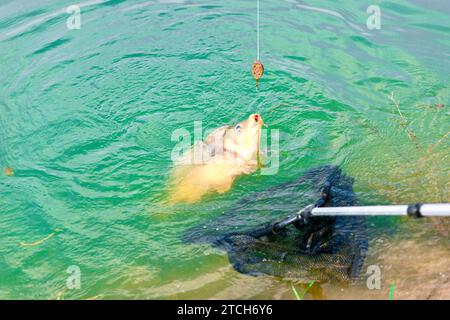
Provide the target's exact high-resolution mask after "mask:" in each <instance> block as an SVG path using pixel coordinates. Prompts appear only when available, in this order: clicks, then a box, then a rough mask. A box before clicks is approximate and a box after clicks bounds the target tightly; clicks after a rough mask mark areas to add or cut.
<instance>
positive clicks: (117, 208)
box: [0, 0, 450, 299]
mask: <svg viewBox="0 0 450 320" xmlns="http://www.w3.org/2000/svg"><path fill="white" fill-rule="evenodd" d="M72 4H73V3H71V2H70V1H56V0H46V1H38V2H32V1H25V0H19V1H16V0H14V1H12V0H2V1H1V2H0V168H1V172H0V299H7V298H11V299H28V298H31V299H87V298H96V299H115V298H124V299H169V298H171V299H177V298H185V299H196V298H205V299H216V298H223V299H256V298H268V299H295V295H294V293H293V291H292V285H294V287H297V289H298V291H300V292H301V286H302V285H304V284H302V283H300V282H299V280H296V279H283V278H275V277H270V276H261V277H252V276H248V275H244V274H240V273H238V272H236V271H235V270H234V269H233V268H232V267H231V266H230V263H229V261H228V257H227V255H226V253H225V252H223V251H221V250H218V249H216V248H213V247H212V246H210V245H208V244H188V243H184V242H183V241H182V235H183V232H185V231H186V230H187V229H188V228H190V227H192V226H195V225H198V224H200V223H203V222H204V221H207V220H208V219H214V218H215V217H218V216H220V215H221V214H222V213H223V212H225V211H226V210H227V209H229V208H230V207H231V206H232V205H233V204H234V203H235V202H236V201H238V200H239V199H240V198H242V197H243V196H245V195H247V194H249V193H251V192H253V191H258V190H264V189H266V188H268V187H270V186H274V185H276V184H280V183H283V182H287V181H290V180H292V179H293V178H295V177H297V176H300V175H301V174H302V173H303V172H305V170H307V169H309V168H314V167H317V166H320V165H327V164H333V165H338V166H340V167H341V168H342V170H343V171H344V172H345V174H347V175H349V176H351V177H353V178H354V179H355V183H354V190H355V192H356V194H357V197H358V201H359V203H361V204H400V203H401V204H404V203H413V202H419V201H422V202H449V201H450V182H449V176H450V159H449V154H450V143H449V141H450V140H449V134H448V132H449V130H450V121H449V120H450V113H449V108H450V83H449V74H450V63H449V62H450V61H449V60H450V59H449V58H450V56H449V53H450V38H449V35H450V23H449V21H450V4H449V3H448V2H447V1H425V0H412V1H370V2H367V3H365V2H361V1H339V2H336V1H320V0H315V1H310V0H306V1H300V0H289V1H275V0H261V13H260V26H261V29H260V55H261V56H260V59H261V61H262V62H263V63H264V66H265V74H264V76H263V78H262V79H261V81H260V86H259V89H258V90H257V89H256V88H255V82H254V79H253V78H252V75H251V73H250V67H251V64H252V63H253V62H254V60H255V55H256V1H234V0H233V1H183V0H177V1H117V0H116V1H113V0H111V1H86V2H82V3H79V5H80V8H81V28H80V29H73V30H72V29H68V28H67V25H66V21H67V19H68V18H69V17H70V14H68V13H66V8H67V7H68V6H69V5H72ZM372 4H373V5H378V6H379V7H380V9H381V28H380V29H374V30H369V29H368V28H367V26H366V20H367V18H368V17H369V15H368V14H367V13H366V9H367V7H368V6H369V5H372ZM391 94H393V100H394V101H395V102H396V103H398V108H399V109H397V107H396V105H395V103H394V101H392V100H391V99H390V97H391ZM399 110H400V112H399ZM255 112H258V113H260V114H261V116H262V117H263V119H264V121H265V122H266V123H267V124H268V126H269V127H268V129H267V130H268V132H270V131H271V130H274V129H276V130H279V133H280V139H279V169H278V172H277V173H276V174H274V175H261V174H260V172H256V173H253V174H250V175H246V176H242V177H240V178H239V179H237V180H236V181H235V182H234V184H233V187H232V189H231V190H230V191H229V192H227V193H226V194H223V195H217V194H216V195H210V196H208V197H206V198H204V199H203V200H202V201H200V202H198V203H196V204H179V205H170V206H169V205H165V204H164V201H162V200H163V199H164V198H165V197H166V195H167V181H168V179H169V177H170V171H171V169H172V167H173V163H172V161H171V152H172V149H173V148H174V146H175V142H173V141H172V139H171V135H172V133H173V132H174V130H176V129H180V128H185V129H187V130H188V131H189V132H191V134H192V137H193V133H194V131H193V128H194V121H202V124H203V129H204V130H205V131H206V130H207V129H214V128H217V127H220V126H222V125H224V124H233V123H237V122H239V121H242V120H243V119H245V118H246V117H247V116H248V115H249V114H251V113H255ZM400 113H401V115H402V116H403V119H402V116H400ZM269 149H270V146H269ZM8 168H9V170H8ZM11 170H12V171H13V172H11ZM254 214H255V215H257V214H258V213H254ZM367 225H368V234H369V244H370V245H369V252H368V256H367V258H366V265H370V264H375V265H380V266H381V267H382V287H381V289H380V290H369V289H367V288H366V284H365V281H364V280H362V281H359V282H358V283H356V284H354V285H350V286H345V285H341V284H338V283H323V284H317V285H314V286H313V287H312V288H311V290H310V291H309V292H308V293H306V294H305V299H320V298H324V299H326V298H335V299H341V298H342V299H348V298H375V299H388V298H389V290H390V288H391V285H392V284H393V285H395V293H394V296H393V297H394V298H408V297H409V298H432V299H433V298H447V299H448V298H450V242H449V239H450V238H449V233H450V222H449V220H448V219H429V220H420V221H412V220H409V219H407V218H370V219H369V220H368V222H367ZM70 266H77V267H78V268H79V270H80V271H81V278H80V279H81V286H80V288H79V289H70V288H68V287H67V285H66V282H67V278H68V276H69V274H68V273H67V269H68V268H69V267H70ZM364 272H365V269H364V270H363V273H364Z"/></svg>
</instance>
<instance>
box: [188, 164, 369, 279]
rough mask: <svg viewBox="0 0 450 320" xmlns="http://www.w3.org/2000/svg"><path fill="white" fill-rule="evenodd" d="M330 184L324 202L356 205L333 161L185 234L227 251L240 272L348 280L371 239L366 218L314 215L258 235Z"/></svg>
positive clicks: (354, 274)
mask: <svg viewBox="0 0 450 320" xmlns="http://www.w3.org/2000/svg"><path fill="white" fill-rule="evenodd" d="M326 183H329V184H330V185H331V188H330V192H329V196H328V197H327V200H326V202H325V204H324V206H352V205H355V204H356V197H355V194H354V192H353V189H352V185H353V179H352V178H349V177H347V176H345V175H344V174H342V172H341V170H340V169H339V168H338V167H335V166H322V167H319V168H315V169H312V170H309V171H307V172H306V173H305V174H304V175H303V176H301V177H299V178H298V179H296V180H294V181H292V182H288V183H284V184H281V185H278V186H275V187H272V188H269V189H267V190H265V191H261V192H256V193H253V194H250V195H249V196H246V197H244V198H243V199H241V200H239V201H238V202H237V203H236V204H235V205H234V206H233V207H232V208H231V209H229V210H228V211H227V212H226V213H225V214H223V215H221V216H219V217H217V218H216V219H214V220H209V221H204V222H203V223H202V224H200V225H198V226H195V227H193V228H191V229H190V230H188V231H187V232H186V233H185V234H184V237H183V238H184V241H186V242H190V243H192V242H194V243H205V242H206V243H211V244H212V245H214V246H216V247H218V248H220V249H223V250H226V252H227V253H228V257H229V260H230V263H231V264H232V265H233V267H234V269H235V270H237V271H238V272H241V273H245V274H249V275H255V276H257V275H263V274H266V275H273V276H280V277H283V278H292V279H295V280H297V281H305V282H309V281H311V279H314V280H317V281H322V282H326V281H338V282H341V283H342V282H350V281H354V280H356V279H357V278H358V277H359V275H360V271H361V269H362V266H363V264H364V260H365V255H366V252H367V249H368V240H367V235H366V228H365V218H363V217H311V218H310V220H309V222H308V223H307V224H306V225H304V226H302V227H299V228H296V227H294V226H291V227H289V228H287V229H286V230H284V231H283V232H280V233H278V234H274V235H270V236H264V237H259V236H255V234H258V230H260V229H264V228H267V226H269V225H273V223H275V222H277V221H279V220H280V219H283V218H285V217H286V216H289V215H293V214H296V213H297V212H298V211H299V210H300V209H301V208H303V207H305V206H307V205H309V204H311V203H315V202H316V201H317V200H318V199H319V198H320V197H321V195H320V193H321V189H322V187H323V186H324V185H325V184H326Z"/></svg>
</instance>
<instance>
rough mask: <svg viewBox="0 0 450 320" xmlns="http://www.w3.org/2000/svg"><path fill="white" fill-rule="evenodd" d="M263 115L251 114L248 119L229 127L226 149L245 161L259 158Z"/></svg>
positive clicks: (225, 143)
mask: <svg viewBox="0 0 450 320" xmlns="http://www.w3.org/2000/svg"><path fill="white" fill-rule="evenodd" d="M263 124H264V121H263V119H262V117H261V116H260V115H259V114H257V113H254V114H251V115H250V116H249V117H248V118H247V119H246V120H244V121H242V122H239V123H238V124H236V125H234V126H230V127H228V128H227V130H226V132H225V136H224V141H223V143H224V149H225V152H227V153H232V154H234V155H235V156H236V157H238V158H239V159H241V160H244V161H250V160H258V161H259V150H260V140H261V127H262V125H263Z"/></svg>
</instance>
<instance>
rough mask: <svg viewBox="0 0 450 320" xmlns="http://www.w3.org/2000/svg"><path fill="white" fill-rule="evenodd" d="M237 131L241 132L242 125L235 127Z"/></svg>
mask: <svg viewBox="0 0 450 320" xmlns="http://www.w3.org/2000/svg"><path fill="white" fill-rule="evenodd" d="M235 129H236V131H237V132H238V133H240V132H241V126H240V125H237V126H236V127H235Z"/></svg>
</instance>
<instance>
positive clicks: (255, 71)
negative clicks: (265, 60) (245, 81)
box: [252, 60, 264, 88]
mask: <svg viewBox="0 0 450 320" xmlns="http://www.w3.org/2000/svg"><path fill="white" fill-rule="evenodd" d="M263 74H264V66H263V64H262V63H261V61H259V60H256V61H255V62H254V63H253V65H252V75H253V78H255V80H256V87H257V88H258V84H259V79H261V77H262V76H263Z"/></svg>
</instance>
